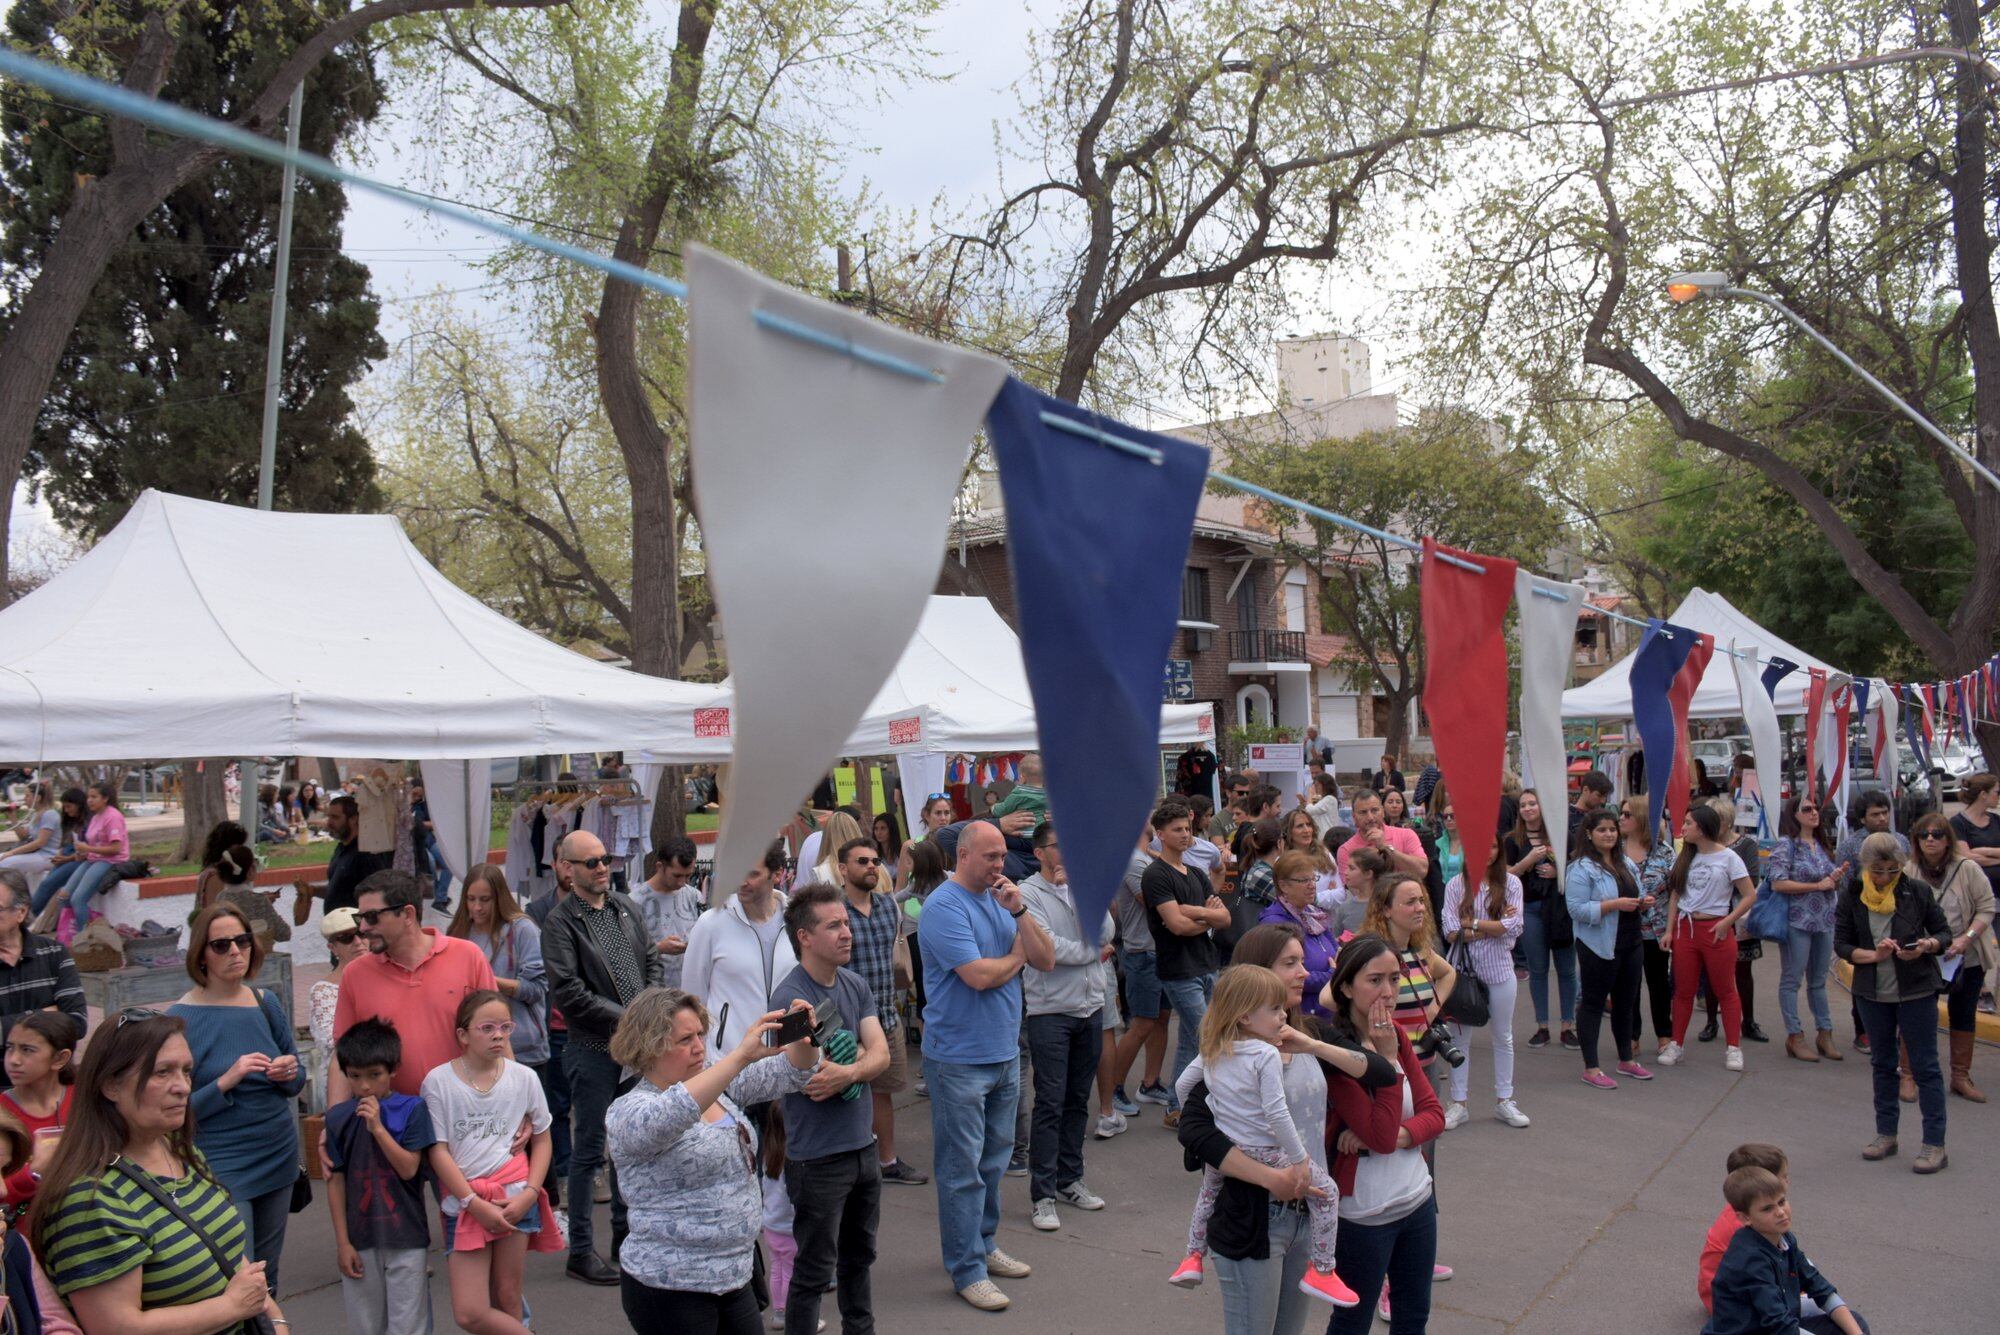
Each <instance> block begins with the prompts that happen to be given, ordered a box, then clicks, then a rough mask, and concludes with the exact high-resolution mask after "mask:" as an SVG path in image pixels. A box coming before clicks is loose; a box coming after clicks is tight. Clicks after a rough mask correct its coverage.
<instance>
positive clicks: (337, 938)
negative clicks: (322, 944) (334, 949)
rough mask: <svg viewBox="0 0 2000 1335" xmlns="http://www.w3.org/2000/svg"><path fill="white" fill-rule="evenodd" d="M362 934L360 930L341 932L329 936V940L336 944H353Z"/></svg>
mask: <svg viewBox="0 0 2000 1335" xmlns="http://www.w3.org/2000/svg"><path fill="white" fill-rule="evenodd" d="M360 936H361V933H359V932H339V933H336V934H335V935H333V936H329V937H328V938H327V940H328V941H330V942H332V943H333V944H334V945H336V946H351V945H353V944H354V943H355V941H356V940H358V939H359V938H360Z"/></svg>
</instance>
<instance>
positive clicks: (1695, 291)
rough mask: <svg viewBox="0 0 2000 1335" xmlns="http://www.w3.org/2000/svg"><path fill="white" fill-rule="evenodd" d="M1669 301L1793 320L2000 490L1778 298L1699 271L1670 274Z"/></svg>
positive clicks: (1963, 452) (1960, 449) (1999, 484)
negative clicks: (1727, 303) (1722, 305)
mask: <svg viewBox="0 0 2000 1335" xmlns="http://www.w3.org/2000/svg"><path fill="white" fill-rule="evenodd" d="M1667 298H1668V300H1670V301H1672V302H1673V303H1674V304H1675V305H1677V306H1684V305H1686V304H1687V303H1688V302H1690V301H1700V300H1704V299H1709V300H1714V299H1720V298H1735V299H1737V300H1739V301H1755V302H1760V303H1762V304H1763V305H1766V306H1769V307H1770V308H1771V309H1772V310H1774V311H1776V312H1777V313H1778V314H1780V315H1782V316H1784V317H1785V318H1786V319H1787V320H1790V321H1791V322H1792V324H1793V325H1795V326H1797V328H1798V329H1799V331H1800V332H1801V333H1803V334H1805V335H1806V337H1808V338H1810V339H1812V341H1813V342H1815V343H1817V344H1819V345H1820V346H1821V347H1822V348H1825V349H1826V350H1827V351H1828V352H1830V353H1832V354H1833V356H1834V357H1835V359H1837V360H1838V361H1839V362H1840V364H1841V365H1842V366H1845V367H1846V368H1847V369H1848V370H1850V371H1852V372H1854V374H1856V375H1858V376H1860V377H1861V379H1862V381H1863V383H1865V384H1866V385H1867V386H1868V388H1870V389H1872V390H1874V391H1875V392H1876V393H1877V394H1879V395H1881V396H1882V397H1883V398H1885V399H1887V400H1888V401H1889V402H1890V403H1892V404H1894V405H1895V406H1896V409H1897V411H1899V412H1901V413H1902V414H1903V416H1905V417H1907V418H1909V419H1910V420H1911V421H1912V422H1915V423H1916V424H1917V425H1918V426H1920V427H1922V428H1923V429H1924V430H1925V431H1927V432H1929V433H1930V435H1931V438H1932V439H1933V440H1936V441H1937V442H1938V444H1940V445H1942V446H1944V447H1945V448H1946V449H1948V450H1950V451H1951V452H1952V453H1953V454H1955V455H1957V456H1958V457H1959V458H1961V459H1963V460H1965V462H1966V463H1967V464H1970V465H1971V467H1972V471H1973V472H1975V473H1977V474H1979V476H1980V477H1982V478H1984V479H1985V480H1986V484H1987V485H1988V486H1990V487H1993V488H1994V489H1996V490H2000V477H1995V476H1994V474H1993V470H1992V469H1990V468H1988V467H1987V466H1986V465H1985V464H1983V463H1981V462H1979V460H1978V459H1977V458H1976V457H1975V456H1974V455H1973V454H1972V453H1971V451H1969V450H1967V449H1966V448H1965V447H1964V446H1962V445H1960V444H1959V443H1958V442H1957V441H1955V440H1953V439H1952V438H1951V437H1950V436H1948V435H1946V434H1945V433H1944V432H1943V431H1941V430H1939V428H1938V426H1937V424H1936V423H1934V422H1932V421H1931V420H1930V419H1929V418H1928V417H1925V416H1924V415H1923V414H1922V413H1920V412H1918V411H1917V410H1916V409H1915V408H1912V407H1911V406H1910V405H1909V404H1907V403H1905V402H1904V401H1903V399H1902V397H1901V396H1900V395H1898V394H1897V393H1896V391H1895V390H1893V389H1890V388H1889V387H1888V386H1887V385H1885V384H1883V383H1882V382H1881V381H1880V380H1877V379H1876V378H1875V377H1874V376H1872V375H1870V374H1868V372H1867V371H1866V370H1864V369H1863V368H1862V367H1861V365H1860V364H1859V363H1857V362H1856V361H1855V360H1854V359H1853V358H1852V357H1850V356H1848V355H1847V354H1846V353H1844V352H1842V351H1841V350H1840V349H1839V348H1836V347H1835V346H1834V345H1833V344H1832V343H1831V342H1829V341H1828V339H1827V337H1826V335H1824V334H1822V333H1820V332H1819V330H1817V329H1815V328H1813V327H1812V326H1811V325H1809V324H1807V323H1806V322H1805V321H1804V320H1803V319H1801V318H1800V317H1799V314H1798V312H1796V311H1794V310H1793V309H1792V308H1791V307H1789V306H1787V305H1786V304H1785V303H1784V302H1782V301H1779V300H1778V299H1777V298H1776V297H1774V296H1772V295H1770V294H1769V293H1767V292H1757V291H1753V290H1752V289H1750V288H1747V287H1737V286H1735V285H1734V284H1732V283H1731V282H1730V281H1729V275H1728V274H1726V273H1717V272H1715V271H1714V270H1699V271H1696V272H1692V273H1677V274H1670V275H1669V276H1668V278H1667Z"/></svg>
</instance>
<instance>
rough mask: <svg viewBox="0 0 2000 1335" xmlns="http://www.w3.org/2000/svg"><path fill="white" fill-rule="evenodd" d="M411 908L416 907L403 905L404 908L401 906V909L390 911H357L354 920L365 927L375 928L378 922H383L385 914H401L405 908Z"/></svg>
mask: <svg viewBox="0 0 2000 1335" xmlns="http://www.w3.org/2000/svg"><path fill="white" fill-rule="evenodd" d="M411 907H414V906H413V905H408V904H405V905H402V906H400V907H397V908H393V909H389V908H383V909H358V910H356V911H355V914H354V918H355V921H357V922H359V923H360V924H361V925H362V926H363V927H373V926H374V925H375V924H376V923H378V922H380V921H381V920H382V915H383V914H385V913H401V912H402V911H403V909H405V908H411Z"/></svg>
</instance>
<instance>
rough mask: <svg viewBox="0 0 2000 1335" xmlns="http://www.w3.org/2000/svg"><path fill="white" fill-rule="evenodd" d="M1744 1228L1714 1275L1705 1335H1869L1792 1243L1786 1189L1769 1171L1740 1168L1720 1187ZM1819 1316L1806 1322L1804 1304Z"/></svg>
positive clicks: (1865, 1325) (1796, 1245) (1861, 1322)
mask: <svg viewBox="0 0 2000 1335" xmlns="http://www.w3.org/2000/svg"><path fill="white" fill-rule="evenodd" d="M1722 1196H1723V1199H1724V1200H1726V1201H1728V1202H1729V1206H1730V1208H1731V1209H1733V1210H1735V1211H1736V1217H1737V1218H1738V1219H1740V1220H1742V1221H1743V1227H1742V1228H1740V1229H1738V1230H1737V1231H1736V1236H1735V1237H1734V1238H1732V1239H1731V1240H1730V1243H1729V1250H1728V1251H1726V1252H1724V1253H1723V1255H1722V1264H1721V1266H1719V1267H1718V1268H1717V1269H1716V1272H1715V1288H1714V1297H1715V1313H1714V1315H1713V1316H1711V1317H1709V1319H1708V1324H1707V1325H1705V1326H1703V1327H1702V1335H1794V1333H1795V1332H1800V1331H1806V1332H1811V1335H1834V1332H1839V1335H1868V1323H1867V1322H1865V1321H1863V1320H1862V1319H1861V1318H1860V1317H1858V1316H1856V1315H1855V1314H1854V1309H1853V1308H1851V1307H1849V1306H1848V1305H1847V1303H1846V1301H1845V1300H1844V1299H1842V1298H1841V1296H1840V1295H1839V1294H1838V1293H1836V1292H1834V1288H1833V1285H1832V1284H1830V1283H1828V1282H1827V1279H1826V1276H1824V1275H1822V1274H1820V1272H1819V1270H1818V1269H1817V1268H1816V1267H1815V1266H1814V1265H1813V1263H1812V1262H1811V1261H1809V1260H1807V1259H1806V1254H1805V1251H1804V1249H1803V1248H1801V1247H1800V1246H1799V1240H1798V1239H1797V1238H1795V1237H1793V1236H1792V1232H1791V1228H1792V1207H1791V1203H1790V1201H1789V1200H1788V1199H1787V1197H1786V1193H1785V1184H1784V1183H1783V1182H1782V1181H1780V1180H1779V1178H1778V1175H1777V1174H1775V1173H1773V1172H1771V1171H1770V1170H1769V1169H1768V1168H1757V1167H1749V1168H1739V1169H1737V1170H1736V1171H1735V1172H1733V1173H1731V1174H1730V1175H1729V1176H1728V1178H1727V1179H1725V1180H1724V1182H1723V1184H1722ZM1801 1294H1803V1295H1804V1296H1806V1297H1808V1298H1810V1299H1812V1300H1813V1302H1814V1304H1816V1305H1817V1306H1818V1308H1819V1309H1820V1312H1821V1313H1822V1314H1821V1315H1818V1316H1810V1317H1805V1318H1803V1319H1801V1317H1800V1315H1799V1297H1800V1295H1801Z"/></svg>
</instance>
